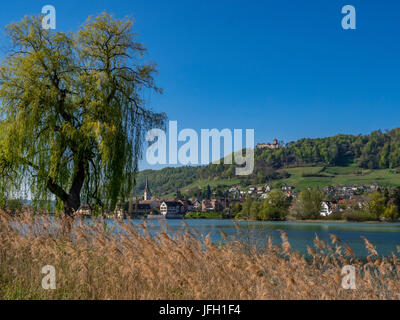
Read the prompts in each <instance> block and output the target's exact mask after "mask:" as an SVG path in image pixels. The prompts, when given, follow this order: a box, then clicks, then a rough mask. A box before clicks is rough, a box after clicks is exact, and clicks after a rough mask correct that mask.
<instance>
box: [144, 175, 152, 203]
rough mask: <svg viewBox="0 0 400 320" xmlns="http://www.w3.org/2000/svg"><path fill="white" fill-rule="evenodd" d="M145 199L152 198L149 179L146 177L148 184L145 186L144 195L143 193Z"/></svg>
mask: <svg viewBox="0 0 400 320" xmlns="http://www.w3.org/2000/svg"><path fill="white" fill-rule="evenodd" d="M143 199H144V200H150V199H151V192H150V188H149V181H148V179H147V178H146V185H145V187H144V195H143Z"/></svg>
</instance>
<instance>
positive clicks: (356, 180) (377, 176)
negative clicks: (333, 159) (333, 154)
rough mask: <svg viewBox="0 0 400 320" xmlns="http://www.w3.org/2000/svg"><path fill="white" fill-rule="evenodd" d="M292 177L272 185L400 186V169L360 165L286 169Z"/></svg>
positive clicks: (319, 186)
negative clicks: (370, 167) (373, 167)
mask: <svg viewBox="0 0 400 320" xmlns="http://www.w3.org/2000/svg"><path fill="white" fill-rule="evenodd" d="M285 170H286V171H287V172H288V173H289V174H290V177H289V178H287V179H281V180H277V181H274V182H273V183H272V185H277V184H282V183H284V184H288V185H292V186H295V187H296V188H297V189H299V190H302V189H305V188H307V187H312V188H322V187H325V186H329V185H345V184H356V185H362V184H364V185H371V184H373V183H377V184H379V185H382V186H385V185H392V186H400V171H399V170H398V169H373V170H372V169H371V170H370V169H361V168H358V167H353V166H350V167H296V168H289V169H285Z"/></svg>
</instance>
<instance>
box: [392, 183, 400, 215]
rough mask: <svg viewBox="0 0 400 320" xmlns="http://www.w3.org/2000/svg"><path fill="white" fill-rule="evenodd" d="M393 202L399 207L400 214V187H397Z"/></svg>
mask: <svg viewBox="0 0 400 320" xmlns="http://www.w3.org/2000/svg"><path fill="white" fill-rule="evenodd" d="M393 203H394V205H395V206H396V207H397V209H398V211H399V214H400V187H397V188H396V189H395V191H394V194H393Z"/></svg>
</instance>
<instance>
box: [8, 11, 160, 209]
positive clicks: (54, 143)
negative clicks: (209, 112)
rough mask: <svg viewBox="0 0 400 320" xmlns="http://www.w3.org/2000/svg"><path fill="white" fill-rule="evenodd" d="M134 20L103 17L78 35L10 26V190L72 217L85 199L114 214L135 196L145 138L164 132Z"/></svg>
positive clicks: (30, 22)
mask: <svg viewBox="0 0 400 320" xmlns="http://www.w3.org/2000/svg"><path fill="white" fill-rule="evenodd" d="M132 26H133V20H131V19H128V18H126V19H120V20H119V19H115V18H114V17H113V16H112V15H110V14H107V13H102V14H101V15H99V16H98V17H89V18H88V20H87V21H86V23H84V24H83V25H82V26H81V27H80V28H79V30H78V31H77V32H69V33H64V32H55V31H51V30H44V29H42V26H41V17H25V18H24V19H22V20H21V21H20V22H17V23H12V24H10V25H9V26H7V32H8V35H9V37H10V40H11V43H12V49H11V50H10V52H9V53H8V54H7V56H6V57H5V59H4V61H3V63H2V66H1V68H0V113H1V115H0V188H1V190H0V193H1V194H2V196H3V198H6V197H12V196H15V195H16V194H18V193H20V192H21V190H29V191H27V193H29V194H30V195H31V196H32V197H33V198H34V199H36V200H45V199H47V200H50V199H51V198H52V196H53V197H54V195H55V197H56V199H57V200H58V204H59V205H60V208H62V209H63V210H64V212H65V213H66V214H69V215H71V214H72V213H73V212H74V211H76V210H77V209H78V208H79V206H80V204H81V201H85V202H87V203H88V204H89V205H91V206H93V207H94V206H97V207H102V208H110V209H113V208H114V206H115V204H116V202H117V199H118V198H119V197H122V198H126V196H127V194H128V193H129V192H130V191H131V189H132V187H133V184H134V178H135V173H136V172H137V169H138V160H139V159H140V158H141V156H142V145H143V143H144V135H145V133H146V132H147V130H149V129H150V128H153V127H158V128H164V125H165V120H166V116H165V114H164V113H155V112H153V111H152V110H151V109H150V108H149V107H148V106H147V104H146V101H145V100H144V98H143V96H144V92H145V91H146V90H151V91H156V92H161V90H160V89H159V88H157V87H156V85H155V83H154V78H153V75H154V74H155V72H156V69H155V65H154V64H151V63H144V62H143V55H144V54H145V53H146V49H145V48H144V46H143V45H142V44H141V43H139V42H137V41H136V38H137V35H136V34H135V33H133V31H132Z"/></svg>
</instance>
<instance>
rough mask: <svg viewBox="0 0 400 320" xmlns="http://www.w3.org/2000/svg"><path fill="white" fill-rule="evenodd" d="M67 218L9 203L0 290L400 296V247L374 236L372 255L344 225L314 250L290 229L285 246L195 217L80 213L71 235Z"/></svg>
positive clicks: (103, 295)
mask: <svg viewBox="0 0 400 320" xmlns="http://www.w3.org/2000/svg"><path fill="white" fill-rule="evenodd" d="M60 223H61V221H60V220H59V219H57V218H49V217H37V216H36V217H35V216H31V215H29V214H21V215H19V216H18V217H10V216H9V215H7V214H5V213H3V212H1V213H0V299H213V300H214V299H216V300H218V299H399V298H400V290H399V289H400V281H399V270H400V259H399V257H398V256H397V255H396V254H394V253H393V254H392V256H390V257H381V256H379V255H378V253H377V252H376V249H375V247H374V246H373V245H372V244H371V243H369V242H368V240H367V239H364V241H365V244H366V247H367V249H368V250H369V252H370V253H371V254H370V255H369V256H368V260H367V261H362V260H360V259H355V258H354V252H353V251H352V249H351V248H350V247H349V246H348V245H345V244H343V245H342V246H340V245H339V244H342V242H341V241H340V239H339V238H338V237H337V236H335V235H332V236H331V239H332V241H331V245H329V244H327V243H325V242H324V241H322V240H320V239H318V237H316V238H315V241H314V244H315V248H310V247H309V248H308V253H309V254H310V256H311V257H312V258H311V259H306V258H305V257H304V256H302V255H301V254H299V253H298V252H296V251H293V250H291V247H290V243H289V239H288V236H287V234H286V233H285V232H284V231H281V238H282V246H276V245H274V244H273V243H272V240H271V239H270V238H269V239H265V240H266V241H267V243H268V246H267V247H266V248H265V249H264V250H261V251H260V250H256V248H253V249H251V250H249V248H248V247H246V246H245V245H244V244H243V243H240V242H239V241H227V242H225V243H224V245H220V246H217V245H215V244H214V243H212V242H211V240H210V237H209V236H208V237H203V238H202V239H199V237H198V236H197V235H196V231H194V230H190V229H189V228H188V227H187V229H186V231H183V232H182V233H175V234H174V236H171V234H170V233H168V230H167V231H166V232H164V231H162V232H160V233H158V234H157V235H151V234H150V233H149V230H148V226H147V223H146V222H143V223H141V224H140V226H135V225H133V224H131V223H124V222H116V224H115V230H111V229H110V228H109V227H107V226H106V224H105V222H104V221H102V220H93V221H91V222H85V221H82V220H80V221H79V222H76V223H75V224H74V226H73V227H72V233H71V234H69V235H67V236H66V235H65V234H63V233H61V232H60V231H59V228H58V227H57V226H59V225H60ZM237 227H238V226H237ZM238 228H239V227H238ZM223 236H224V237H226V235H225V234H223ZM399 249H400V248H399ZM347 264H351V265H353V266H354V267H355V268H356V287H357V288H356V289H355V290H345V289H343V288H342V285H341V282H342V276H341V269H342V267H343V266H344V265H347ZM45 265H53V266H54V267H55V269H56V285H57V288H56V289H55V290H44V289H43V288H42V286H41V281H42V278H43V276H44V275H43V274H41V268H42V267H43V266H45Z"/></svg>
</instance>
